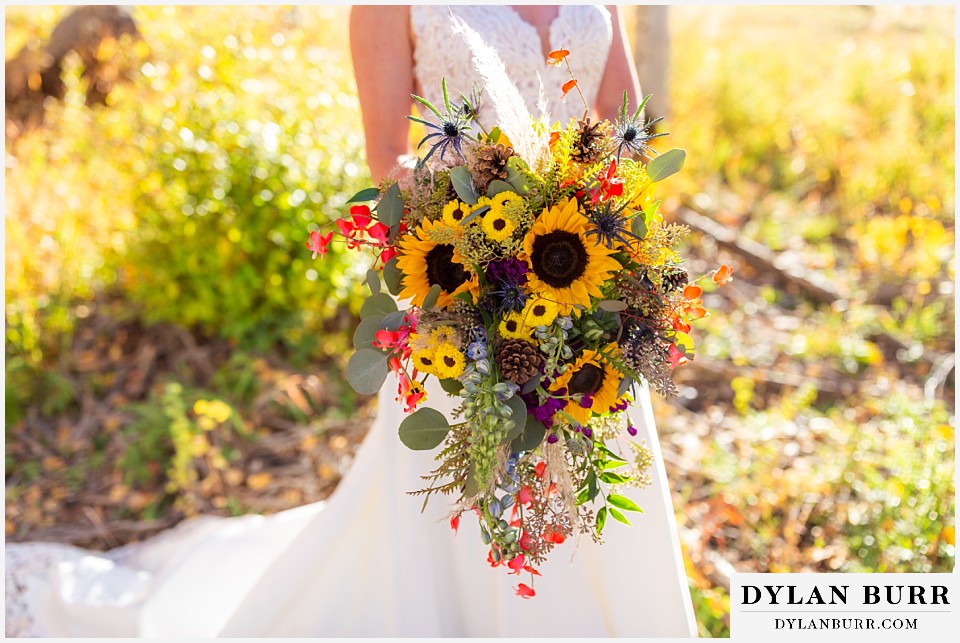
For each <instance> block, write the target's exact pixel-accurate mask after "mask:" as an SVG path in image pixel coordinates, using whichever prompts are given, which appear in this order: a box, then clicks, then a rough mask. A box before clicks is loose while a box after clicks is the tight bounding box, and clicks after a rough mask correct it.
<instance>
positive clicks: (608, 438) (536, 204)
mask: <svg viewBox="0 0 960 643" xmlns="http://www.w3.org/2000/svg"><path fill="white" fill-rule="evenodd" d="M481 46H482V45H480V44H478V45H477V46H476V47H475V51H476V49H477V48H479V47H481ZM567 54H568V52H566V51H556V52H553V53H552V54H551V61H552V62H554V63H563V64H567V66H568V69H569V64H568V63H566V56H567ZM480 58H482V56H481V57H480ZM495 63H496V61H494V63H492V64H488V65H487V67H491V69H481V71H482V72H484V76H485V78H486V80H487V87H486V89H487V93H488V95H490V97H491V99H492V101H493V103H494V107H495V108H496V113H497V117H498V122H499V126H498V127H495V128H493V129H491V130H490V131H487V130H485V129H484V128H483V127H482V126H481V125H480V124H479V120H478V110H479V109H480V106H479V104H478V100H477V95H476V93H475V94H474V95H473V96H472V97H471V98H468V97H466V96H463V95H461V96H460V97H459V99H458V100H456V101H452V100H451V99H450V97H449V95H448V92H447V88H446V84H445V83H444V86H443V103H442V104H441V105H433V104H431V103H430V102H428V101H427V100H426V99H423V98H420V97H416V96H415V97H414V98H415V99H416V100H417V101H418V102H419V103H420V104H421V105H422V106H423V107H424V108H425V112H424V113H425V114H426V115H427V118H425V119H420V118H414V117H410V118H412V119H413V120H414V121H417V122H418V123H420V124H422V125H423V127H424V128H425V129H426V136H425V137H424V138H423V141H422V142H421V149H426V151H425V154H424V156H423V158H422V159H421V160H420V161H419V163H418V164H417V166H416V168H415V169H413V170H412V171H411V172H409V173H408V174H406V175H405V176H403V178H401V179H399V180H397V181H390V180H388V181H385V182H384V183H383V184H382V185H381V186H380V187H376V188H369V189H367V190H363V191H361V192H360V193H359V194H357V195H356V196H354V197H353V198H352V199H351V200H350V202H351V203H353V205H352V207H351V208H350V214H349V216H348V217H345V218H343V219H340V220H338V221H337V222H336V225H337V228H338V231H339V233H340V234H341V235H342V237H343V238H344V239H345V240H346V243H347V244H348V246H349V247H351V248H372V249H373V250H374V251H375V253H376V255H377V260H376V263H375V264H374V268H373V269H371V270H370V271H369V272H368V274H367V281H368V283H369V286H370V290H371V296H370V297H369V299H367V300H366V302H365V303H364V304H363V307H362V308H361V311H360V316H361V319H362V321H361V322H360V324H359V326H358V327H357V329H356V333H355V336H354V342H355V345H356V348H357V350H356V352H355V353H354V354H353V356H352V357H351V358H350V360H349V363H348V366H347V378H348V380H349V382H350V384H351V385H352V386H353V387H354V388H355V389H356V390H357V391H358V392H360V393H365V394H373V393H376V392H377V391H379V389H380V388H381V386H382V385H383V384H384V382H385V380H386V378H387V377H388V375H390V374H391V373H392V375H393V377H395V378H396V381H397V383H398V384H397V391H398V400H400V401H402V402H403V404H404V411H405V413H407V414H408V415H407V417H406V418H405V419H404V420H403V422H402V423H401V425H400V436H399V437H400V440H402V442H403V443H404V444H405V445H406V446H407V447H409V448H411V449H416V450H431V449H435V448H438V447H441V448H440V450H439V453H438V455H437V462H438V466H437V468H436V469H435V470H434V471H432V472H425V475H424V479H425V480H426V482H427V487H426V488H425V489H422V490H420V491H417V492H414V493H417V494H423V495H424V496H426V499H428V498H429V497H430V495H431V494H434V493H441V494H449V495H451V496H453V498H454V499H455V504H454V506H453V509H452V511H451V526H453V527H454V528H455V529H456V528H457V527H458V526H459V522H460V515H461V514H462V513H464V512H471V511H472V512H473V513H475V514H476V515H477V516H478V517H479V521H480V536H481V538H482V539H483V542H484V543H486V544H488V545H489V546H490V549H489V554H488V561H489V563H490V564H491V565H493V566H501V565H503V566H505V567H506V568H507V569H508V570H510V571H511V572H513V573H517V574H520V573H521V572H528V573H530V574H537V571H536V566H537V565H538V564H540V563H542V562H543V561H544V560H545V557H546V556H547V554H548V553H549V552H550V551H551V549H553V547H555V546H556V545H557V544H559V543H562V542H564V540H565V539H568V538H571V537H572V536H576V535H578V534H581V533H588V534H590V535H591V536H592V537H593V538H594V539H597V540H599V539H600V536H601V534H602V531H603V529H604V525H605V523H606V522H607V520H608V518H613V519H614V520H617V521H620V522H624V523H627V524H629V520H628V518H627V514H628V513H629V512H639V511H641V508H640V507H638V506H637V505H636V504H635V503H634V502H633V501H632V500H630V499H629V498H628V497H627V496H626V495H623V493H622V489H623V488H625V487H627V486H630V485H638V486H640V485H644V484H646V483H647V477H646V473H645V470H646V468H647V467H648V465H649V464H650V462H651V453H650V451H649V450H648V449H647V448H646V447H645V446H643V445H638V444H636V443H634V442H632V441H631V440H630V437H632V436H634V435H636V434H637V429H636V428H635V427H634V426H633V425H632V424H631V422H630V420H629V418H628V416H627V413H626V410H627V408H628V406H629V404H630V402H631V400H632V397H631V391H633V390H634V388H635V387H636V386H637V384H638V383H639V382H641V381H645V382H647V383H648V384H649V385H650V386H651V387H653V388H656V390H657V391H658V392H660V393H661V394H663V395H666V396H669V395H673V394H675V387H674V383H673V381H672V379H671V371H672V369H673V368H674V367H676V366H677V365H679V364H682V363H684V362H685V361H686V360H688V359H692V357H693V341H692V339H691V337H690V335H688V332H689V331H690V325H689V322H690V321H691V320H693V319H696V318H699V317H702V316H704V315H705V314H706V312H705V310H704V308H703V306H702V303H701V299H700V295H701V292H702V290H701V288H700V287H699V286H697V285H695V284H694V283H691V282H690V279H689V277H688V274H687V271H686V270H685V269H684V268H683V265H682V260H681V257H680V256H678V254H677V252H676V251H675V249H674V247H675V245H676V244H677V242H678V241H679V240H680V239H682V238H683V237H684V236H685V235H686V234H687V233H688V230H687V229H686V228H685V227H684V226H681V225H675V224H666V223H664V221H663V218H662V217H661V215H660V214H659V213H658V211H657V206H658V203H659V201H657V199H656V197H655V191H656V190H655V187H656V184H657V183H658V182H660V181H661V180H663V179H665V178H666V177H668V176H669V175H671V174H673V173H674V172H676V171H677V170H679V169H680V168H681V166H682V163H683V159H684V152H683V151H682V150H671V151H669V152H665V153H663V154H659V155H657V154H656V153H655V152H654V151H653V149H652V148H651V147H650V145H649V143H650V141H651V139H653V138H655V137H657V136H662V134H652V133H651V132H650V129H649V128H650V125H651V124H652V123H650V122H646V121H644V120H643V119H642V117H641V114H642V110H643V107H644V104H645V103H646V99H645V100H644V101H643V103H641V104H640V105H639V106H638V107H637V108H636V109H634V110H632V111H631V110H630V109H629V108H628V105H627V97H626V94H624V102H623V107H622V108H621V109H620V110H619V115H618V118H617V120H616V122H615V123H610V122H608V121H599V122H592V121H591V119H589V118H587V117H586V116H584V117H583V118H581V119H579V120H576V119H575V120H572V121H571V122H569V123H566V124H556V125H554V126H553V127H549V126H548V125H547V124H546V122H545V120H544V119H543V118H540V119H534V118H533V117H531V116H530V115H529V113H525V108H524V107H523V103H522V99H520V98H519V94H518V93H517V94H514V92H516V89H515V87H513V86H512V85H510V83H508V82H504V81H503V80H502V79H501V78H499V77H498V74H502V69H501V68H499V67H497V66H496V64H495ZM480 64H482V62H478V65H480ZM570 76H571V79H570V81H568V82H567V83H566V84H565V85H564V88H563V89H564V93H566V92H570V91H573V90H574V89H576V82H577V81H576V79H575V78H574V77H573V74H572V72H571V74H570ZM494 85H495V87H494ZM518 101H519V102H518ZM640 155H648V156H650V157H652V160H650V161H649V162H648V163H643V162H641V161H640V160H638V159H639V157H640ZM371 204H372V205H371ZM332 235H333V232H332V231H331V232H329V233H327V234H325V235H324V234H321V232H320V231H314V232H313V233H312V234H311V240H310V242H309V243H308V244H307V245H308V247H309V248H310V249H311V250H312V251H313V252H314V256H316V254H323V253H325V252H326V250H327V246H328V244H329V243H330V242H331V240H332ZM729 278H730V270H729V268H727V267H726V266H724V267H721V269H720V270H718V271H715V273H714V274H713V280H714V281H715V282H717V283H718V284H721V285H722V283H724V282H725V281H726V280H728V279H729ZM384 287H385V288H386V290H387V291H389V293H390V294H392V295H394V296H395V297H397V298H398V299H399V300H400V301H401V302H407V303H408V304H409V305H408V307H407V308H405V309H398V307H397V304H396V300H395V299H394V297H391V296H390V294H387V292H384ZM429 377H434V378H436V379H437V380H439V384H440V386H441V387H442V389H443V391H445V392H446V393H447V394H448V395H450V396H453V397H454V398H455V399H456V401H457V406H456V409H455V411H454V413H453V419H454V421H453V422H452V423H451V422H450V421H449V420H448V418H447V416H445V415H444V414H443V413H441V412H440V411H438V410H436V409H434V408H431V406H430V404H431V402H432V401H433V400H431V399H428V398H427V393H426V389H425V387H424V383H425V381H426V380H427V378H429ZM426 499H425V503H426ZM517 592H518V593H519V594H520V595H521V596H524V597H530V596H533V595H534V590H533V589H532V587H530V586H529V585H527V584H520V585H519V586H518V588H517Z"/></svg>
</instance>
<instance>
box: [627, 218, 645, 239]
mask: <svg viewBox="0 0 960 643" xmlns="http://www.w3.org/2000/svg"><path fill="white" fill-rule="evenodd" d="M644 219H645V217H644V216H640V215H637V216H635V217H633V218H632V219H630V232H632V233H633V234H635V235H636V236H637V237H639V238H641V239H643V238H644V237H646V236H647V222H646V221H645V220H644Z"/></svg>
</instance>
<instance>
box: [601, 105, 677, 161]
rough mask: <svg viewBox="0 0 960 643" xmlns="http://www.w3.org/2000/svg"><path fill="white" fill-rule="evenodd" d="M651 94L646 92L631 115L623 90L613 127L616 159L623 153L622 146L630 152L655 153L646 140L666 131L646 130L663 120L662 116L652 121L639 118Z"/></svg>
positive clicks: (663, 134)
mask: <svg viewBox="0 0 960 643" xmlns="http://www.w3.org/2000/svg"><path fill="white" fill-rule="evenodd" d="M650 96H652V94H648V95H647V96H646V97H645V98H644V99H643V100H642V101H640V106H639V107H637V111H635V112H634V113H633V115H632V116H631V115H628V114H627V92H623V107H621V108H620V109H619V110H617V124H616V125H615V126H614V129H613V141H614V143H616V144H617V160H619V159H620V155H621V154H622V153H623V148H627V150H629V151H630V153H631V154H647V155H648V156H649V155H652V154H656V151H655V150H654V149H653V148H652V147H650V146H649V145H647V142H648V141H651V140H653V139H655V138H659V137H661V136H666V135H667V134H668V132H662V133H659V134H651V133H650V132H649V131H648V130H649V128H650V127H653V126H654V125H656V124H657V123H659V122H660V121H662V120H663V117H662V116H661V117H659V118H655V119H653V120H652V121H645V120H643V119H642V118H640V112H642V111H643V108H644V106H645V105H646V104H647V101H648V100H650Z"/></svg>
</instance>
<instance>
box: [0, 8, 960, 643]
mask: <svg viewBox="0 0 960 643" xmlns="http://www.w3.org/2000/svg"><path fill="white" fill-rule="evenodd" d="M74 10H75V8H61V7H7V8H6V24H5V30H6V51H5V55H6V119H5V125H6V154H5V177H6V196H5V208H6V220H5V233H6V242H5V249H6V259H5V268H6V304H5V321H6V354H5V356H6V368H5V374H6V399H5V402H6V404H5V414H6V417H5V422H6V524H5V531H6V538H7V541H8V542H10V541H22V540H52V541H60V542H68V543H73V544H76V545H80V546H84V547H92V548H99V549H107V548H111V547H115V546H117V545H120V544H123V543H126V542H130V541H134V540H140V539H143V538H146V537H149V536H151V535H153V534H155V533H157V532H159V531H161V530H163V529H166V528H168V527H170V526H172V525H174V524H176V523H177V522H178V521H180V520H183V519H184V518H187V517H190V516H194V515H198V514H218V515H239V514H245V513H251V512H255V513H272V512H276V511H279V510H282V509H286V508H290V507H295V506H298V505H301V504H304V503H309V502H315V501H317V500H320V499H322V498H325V497H326V496H328V495H329V494H330V493H331V492H332V491H333V490H334V489H335V488H336V485H337V483H338V481H339V480H340V478H341V477H342V475H343V474H344V473H345V472H346V471H347V470H348V469H349V467H350V463H351V460H352V456H353V453H354V452H355V450H356V448H357V446H358V445H359V443H360V441H361V440H362V438H363V436H364V433H365V431H366V429H367V426H368V423H369V419H370V418H371V417H372V414H373V413H374V412H375V409H374V408H373V405H372V400H371V399H369V398H365V397H361V396H357V395H356V394H355V393H353V392H352V391H351V390H350V388H349V387H348V386H347V385H346V384H345V382H344V378H343V377H342V373H343V369H344V367H345V360H344V353H345V352H347V351H346V348H347V347H349V346H350V345H351V331H352V327H353V325H354V324H355V323H356V321H357V317H356V316H355V315H356V312H357V309H358V306H359V303H360V302H361V301H362V292H363V291H362V287H361V285H360V282H361V280H362V277H363V272H364V269H365V266H362V265H361V266H358V265H355V264H352V263H351V262H352V261H353V259H351V258H350V257H348V256H347V255H346V253H345V252H343V251H342V247H337V246H335V247H334V250H333V252H332V253H331V255H330V256H328V257H327V258H326V259H325V260H324V261H322V262H321V261H317V262H314V261H311V259H310V255H309V252H308V251H307V250H306V248H305V246H304V244H305V242H306V239H307V236H308V234H309V231H310V230H311V229H313V228H315V227H316V226H317V225H318V224H323V223H325V222H327V221H329V220H330V219H332V218H336V217H338V216H340V215H341V214H343V213H344V202H345V201H346V199H348V198H349V197H350V196H351V195H352V194H353V193H354V192H356V191H357V190H359V189H361V188H363V187H366V185H367V176H366V167H365V164H364V161H363V133H362V131H361V125H360V121H359V114H358V103H357V98H356V89H355V86H354V82H353V78H352V71H351V66H350V58H349V52H348V42H347V39H346V38H347V26H346V25H347V22H346V21H347V14H348V11H349V9H348V8H347V7H300V8H289V7H259V8H258V7H219V8H211V7H176V8H174V7H138V8H136V9H134V10H133V11H132V13H131V14H130V15H127V14H125V13H122V12H118V11H116V10H114V9H112V8H109V7H107V8H98V9H96V10H93V13H87V14H74V15H72V16H71V14H72V12H73V11H74ZM87 11H88V12H89V11H91V10H89V9H88V10H87ZM624 11H625V12H626V15H627V19H628V29H629V32H630V35H631V38H632V39H633V40H634V41H635V42H638V41H640V40H641V39H642V37H643V34H644V32H646V34H647V37H648V38H649V39H650V42H654V41H655V40H657V39H658V38H660V39H663V37H664V36H665V35H666V33H667V32H666V31H665V30H666V29H669V37H670V41H671V42H670V48H669V57H668V63H669V64H668V65H667V66H666V67H665V70H666V75H665V80H666V82H665V88H664V89H661V88H660V87H657V85H658V84H659V85H663V84H664V83H663V82H662V81H658V80H657V78H656V70H653V71H651V70H650V69H647V70H645V71H644V74H645V75H646V77H647V78H649V79H650V80H649V81H648V85H649V86H648V87H646V88H645V89H646V90H647V91H650V90H651V89H653V91H655V92H658V93H659V95H661V96H664V95H665V98H668V99H669V100H668V101H667V100H662V101H661V102H660V103H659V104H658V98H657V96H654V98H653V99H652V101H651V103H650V106H651V109H652V110H653V111H654V112H655V113H668V116H669V119H668V122H667V127H666V130H667V131H670V132H672V134H671V136H670V137H668V139H667V141H666V142H665V143H663V145H667V146H669V147H682V148H685V149H686V150H687V164H686V166H685V168H684V170H683V171H682V172H681V173H680V174H679V175H677V176H675V177H674V178H672V179H671V180H670V181H668V182H666V183H665V184H663V187H662V188H661V192H660V194H661V195H662V196H663V197H664V199H665V200H664V204H663V206H662V207H663V210H664V211H665V213H666V216H667V218H668V219H670V220H674V221H679V222H682V223H686V224H688V225H690V226H691V227H692V228H693V230H694V231H695V234H694V235H693V236H692V238H691V240H690V242H689V243H688V244H687V245H686V247H685V248H684V249H683V254H684V255H685V256H687V257H689V268H690V272H691V274H692V275H694V276H696V275H699V274H703V273H705V272H707V271H709V270H712V269H713V268H715V267H716V266H717V265H719V264H720V263H728V264H730V265H732V266H733V267H734V268H735V274H734V280H733V281H732V282H731V283H730V284H729V285H727V286H726V287H724V288H723V289H722V290H720V291H718V292H710V290H711V289H712V288H711V287H712V283H710V284H707V286H708V287H707V288H706V290H707V291H708V292H707V293H706V294H705V296H704V303H705V304H706V306H707V308H708V309H709V310H711V315H710V316H709V317H707V318H706V319H704V320H701V321H700V322H698V323H697V325H695V326H694V333H693V334H694V336H695V337H696V338H697V339H698V350H697V356H696V359H695V360H694V361H693V362H691V363H689V364H687V365H685V366H683V367H681V368H680V369H678V370H677V379H678V381H679V382H680V383H681V386H680V389H681V395H680V396H679V397H678V398H676V399H673V400H669V401H667V400H664V399H661V398H658V397H656V396H654V405H655V409H656V415H657V421H658V427H659V431H660V435H661V440H662V446H663V450H664V459H665V461H666V466H667V471H668V474H669V476H670V479H671V481H672V486H673V498H674V503H675V506H676V509H677V520H678V524H679V526H680V531H681V539H682V543H683V548H684V555H685V559H686V563H687V572H688V575H689V578H690V585H691V588H692V590H693V596H694V602H695V608H696V611H697V618H698V622H699V626H700V630H701V633H702V634H703V635H713V636H724V635H726V634H728V627H729V616H728V612H729V609H728V608H729V599H728V594H727V591H728V589H729V578H730V574H731V573H732V572H733V571H735V570H738V571H760V572H764V571H771V572H784V571H793V572H800V571H850V572H857V571H870V572H883V571H890V572H892V571H898V572H929V571H939V572H945V571H952V569H953V566H954V555H955V553H954V551H955V550H954V542H955V541H954V486H953V479H954V466H955V462H954V439H955V414H954V411H955V408H954V386H955V367H954V364H955V361H954V321H955V317H954V315H955V310H954V287H955V286H954V280H955V250H954V248H955V243H954V212H955V184H954V173H955V172H954V171H955V168H954V157H955V147H954V146H955V134H954V59H955V56H954V47H955V42H954V36H953V27H954V24H955V19H954V9H953V8H952V7H835V6H831V7H745V8H700V7H672V8H670V9H669V12H668V22H666V23H664V22H663V21H662V20H661V21H651V20H650V19H647V18H645V17H644V16H641V15H639V14H638V10H637V9H636V8H634V7H625V8H624ZM84 16H86V18H89V17H90V16H93V17H94V18H95V19H94V20H92V21H91V20H87V19H86V18H84ZM81 18H84V19H81ZM650 46H652V45H648V47H650ZM659 51H661V55H663V56H666V50H662V49H661V50H659ZM651 55H653V54H648V55H647V57H646V58H645V59H644V60H642V61H641V63H645V64H647V65H648V66H649V60H650V56H651ZM664 60H667V58H666V57H664ZM660 69H664V67H663V66H660ZM642 71H643V70H642ZM399 118H400V117H399V116H398V123H397V125H398V127H401V126H404V123H403V122H401V121H400V120H399ZM661 147H662V146H661ZM357 409H360V410H359V411H358V410H357Z"/></svg>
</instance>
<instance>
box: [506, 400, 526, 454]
mask: <svg viewBox="0 0 960 643" xmlns="http://www.w3.org/2000/svg"><path fill="white" fill-rule="evenodd" d="M507 406H509V407H510V419H511V420H513V429H511V430H510V431H509V432H508V433H507V436H506V437H505V438H504V439H503V441H502V442H501V443H500V444H509V443H510V442H513V441H514V440H515V439H516V438H517V436H519V435H520V433H522V432H523V431H524V429H525V427H526V425H527V405H526V403H525V402H524V401H523V400H522V399H520V397H519V396H518V395H514V396H513V397H511V398H510V399H509V400H507Z"/></svg>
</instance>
